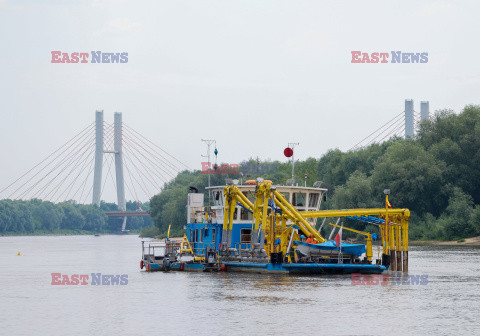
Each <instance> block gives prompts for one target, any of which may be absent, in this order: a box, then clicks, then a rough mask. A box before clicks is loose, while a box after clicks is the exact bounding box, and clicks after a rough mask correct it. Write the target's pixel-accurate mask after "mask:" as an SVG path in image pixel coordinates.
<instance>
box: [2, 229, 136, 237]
mask: <svg viewBox="0 0 480 336" xmlns="http://www.w3.org/2000/svg"><path fill="white" fill-rule="evenodd" d="M117 234H118V235H123V234H129V235H137V236H138V234H139V231H132V232H128V233H121V232H93V231H85V230H56V231H53V232H50V231H33V232H4V233H1V234H0V237H25V236H88V235H90V236H92V235H102V236H103V235H117Z"/></svg>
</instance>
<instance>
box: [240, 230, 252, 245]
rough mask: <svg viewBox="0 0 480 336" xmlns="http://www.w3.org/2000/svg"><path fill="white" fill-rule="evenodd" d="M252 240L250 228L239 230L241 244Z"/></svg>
mask: <svg viewBox="0 0 480 336" xmlns="http://www.w3.org/2000/svg"><path fill="white" fill-rule="evenodd" d="M251 241H252V229H241V230H240V242H241V243H242V244H248V243H250V242H251Z"/></svg>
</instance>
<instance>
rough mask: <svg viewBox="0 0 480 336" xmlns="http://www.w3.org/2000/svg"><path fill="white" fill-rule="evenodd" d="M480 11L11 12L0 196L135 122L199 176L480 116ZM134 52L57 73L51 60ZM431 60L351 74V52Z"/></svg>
mask: <svg viewBox="0 0 480 336" xmlns="http://www.w3.org/2000/svg"><path fill="white" fill-rule="evenodd" d="M478 13H480V3H479V2H478V1H462V2H454V1H418V0H416V1H384V0H383V1H333V0H332V1H319V0H315V1H298V0H297V1H294V0H291V1H279V0H271V1H259V0H255V1H254V0H250V1H227V0H223V1H209V0H204V1H171V0H170V1H158V0H157V1H132V2H128V1H114V0H110V1H109V0H95V1H60V0H58V1H33V0H31V1H11V0H10V1H8V0H7V1H5V0H0V32H1V33H0V46H1V50H2V53H1V56H0V98H1V99H0V104H1V123H0V139H1V145H0V157H1V158H2V160H1V168H0V171H1V174H0V187H1V186H5V185H6V184H8V183H9V182H11V181H12V180H14V179H15V178H16V177H18V176H19V174H21V173H22V172H24V171H26V170H28V169H29V168H31V167H32V166H33V165H34V164H35V163H37V162H39V161H41V160H42V159H43V158H45V157H46V156H47V155H48V154H49V153H51V152H52V151H53V150H55V149H56V148H57V147H58V146H60V145H61V144H63V143H64V142H66V140H68V139H69V138H70V137H72V136H73V135H74V134H76V133H77V132H79V131H80V130H81V129H83V128H84V127H85V126H87V125H88V124H90V123H91V122H92V121H93V120H94V115H95V110H96V109H103V110H104V111H105V119H106V121H108V122H111V121H113V113H114V112H116V111H119V112H123V120H124V122H125V123H127V124H129V125H130V126H132V127H133V128H135V129H136V130H138V131H139V132H141V133H142V134H143V135H145V136H146V137H148V138H150V139H152V140H153V141H154V142H155V143H157V144H159V145H160V146H161V147H163V148H164V149H165V150H167V151H168V152H170V153H172V154H173V155H175V156H176V157H178V158H179V159H181V160H183V161H184V162H185V163H187V164H188V165H189V166H190V167H192V168H195V169H200V168H201V166H200V162H201V161H202V158H201V154H204V153H205V150H206V147H205V145H204V144H203V143H202V142H201V141H200V139H201V138H209V139H216V140H217V146H218V149H219V160H221V161H222V162H228V163H239V162H240V161H242V160H245V159H248V158H249V157H252V156H253V157H257V156H258V157H260V158H261V159H278V160H285V158H284V157H283V148H284V147H285V146H286V145H287V143H288V142H299V143H300V146H299V147H298V149H297V151H296V156H297V158H299V159H305V158H307V157H320V156H321V155H322V154H324V153H325V152H326V151H327V150H328V149H331V148H340V149H342V150H348V149H350V148H351V147H352V146H353V145H354V144H355V143H357V142H358V141H359V140H361V139H362V138H363V137H365V136H366V135H368V134H369V133H370V132H371V131H373V130H374V129H376V128H378V127H379V126H380V125H381V124H383V123H385V122H386V121H388V120H390V119H391V118H392V117H393V116H395V115H396V114H398V113H399V112H401V111H403V109H404V99H406V98H409V99H414V100H415V109H416V110H419V102H420V101H421V100H429V101H430V109H431V111H434V110H438V109H444V108H448V109H453V110H455V111H456V112H459V111H460V110H461V109H462V108H463V107H464V106H465V105H467V104H479V103H480V95H479V92H480V91H479V89H480V85H479V84H480V59H479V55H480V46H479V44H478V36H479V34H480V21H479V20H478ZM52 50H61V51H62V52H69V53H71V52H88V53H89V52H90V51H92V50H99V51H102V52H128V63H124V64H91V63H87V64H53V63H51V51H52ZM352 50H360V51H364V52H390V51H392V50H399V51H402V52H428V63H423V64H392V63H386V64H352V63H351V51H352Z"/></svg>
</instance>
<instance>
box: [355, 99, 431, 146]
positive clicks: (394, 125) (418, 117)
mask: <svg viewBox="0 0 480 336" xmlns="http://www.w3.org/2000/svg"><path fill="white" fill-rule="evenodd" d="M429 118H430V104H429V102H428V101H421V102H420V112H418V111H415V109H414V106H413V99H406V100H405V110H404V111H402V112H400V113H398V114H397V115H395V116H394V117H393V118H392V119H390V120H389V121H388V122H386V123H385V124H383V125H382V126H380V127H379V128H377V129H376V130H375V131H373V132H372V133H370V134H369V135H367V136H366V137H365V138H363V139H362V140H360V141H359V142H358V143H356V144H355V145H354V146H353V147H352V148H350V150H356V149H360V148H363V147H368V146H370V145H372V144H375V143H381V142H383V141H385V140H388V139H390V138H392V137H405V138H406V139H408V138H410V139H411V138H413V136H414V133H415V130H416V129H417V128H418V126H419V124H420V122H421V121H422V120H425V119H429Z"/></svg>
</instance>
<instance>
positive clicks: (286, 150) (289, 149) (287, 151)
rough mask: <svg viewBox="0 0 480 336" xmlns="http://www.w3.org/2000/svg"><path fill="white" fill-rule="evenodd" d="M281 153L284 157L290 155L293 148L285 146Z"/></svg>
mask: <svg viewBox="0 0 480 336" xmlns="http://www.w3.org/2000/svg"><path fill="white" fill-rule="evenodd" d="M283 154H285V156H286V157H291V156H292V155H293V149H291V148H290V147H287V148H285V150H284V151H283Z"/></svg>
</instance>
